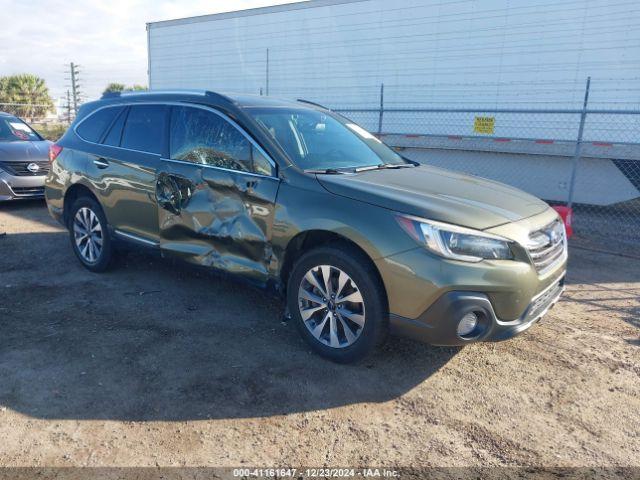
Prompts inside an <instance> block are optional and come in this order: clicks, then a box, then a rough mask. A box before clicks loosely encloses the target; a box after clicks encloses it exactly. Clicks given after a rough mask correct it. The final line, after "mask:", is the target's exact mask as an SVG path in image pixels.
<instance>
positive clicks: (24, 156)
mask: <svg viewBox="0 0 640 480" xmlns="http://www.w3.org/2000/svg"><path fill="white" fill-rule="evenodd" d="M49 145H51V142H50V141H48V140H42V141H37V142H22V141H20V142H0V162H19V161H25V162H33V161H41V160H47V159H48V158H49Z"/></svg>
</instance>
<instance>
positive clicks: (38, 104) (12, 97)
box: [0, 73, 54, 121]
mask: <svg viewBox="0 0 640 480" xmlns="http://www.w3.org/2000/svg"><path fill="white" fill-rule="evenodd" d="M2 104H5V105H2ZM6 104H9V105H6ZM0 110H3V111H6V112H8V113H12V114H14V115H18V116H20V117H24V118H27V119H29V121H33V120H34V119H36V118H41V117H44V116H45V115H46V114H47V112H50V111H54V105H53V100H52V99H51V95H49V89H48V88H47V84H46V82H45V81H44V80H43V79H42V78H40V77H38V76H36V75H32V74H30V73H22V74H19V75H11V76H7V77H0Z"/></svg>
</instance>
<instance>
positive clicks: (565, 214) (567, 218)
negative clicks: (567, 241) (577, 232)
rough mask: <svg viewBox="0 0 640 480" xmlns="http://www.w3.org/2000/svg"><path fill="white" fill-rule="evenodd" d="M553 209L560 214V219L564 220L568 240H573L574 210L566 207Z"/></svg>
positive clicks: (561, 206)
mask: <svg viewBox="0 0 640 480" xmlns="http://www.w3.org/2000/svg"><path fill="white" fill-rule="evenodd" d="M553 208H554V210H555V211H556V212H558V214H560V218H562V221H563V222H564V228H565V229H566V230H567V238H571V237H572V236H573V228H572V227H571V222H573V209H572V208H570V207H566V206H564V205H559V206H556V207H553Z"/></svg>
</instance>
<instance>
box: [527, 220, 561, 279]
mask: <svg viewBox="0 0 640 480" xmlns="http://www.w3.org/2000/svg"><path fill="white" fill-rule="evenodd" d="M527 250H528V251H529V256H530V257H531V260H532V261H533V264H534V265H535V267H536V270H537V271H538V273H539V274H543V273H545V272H548V271H549V270H551V269H552V268H553V267H555V266H556V265H557V264H558V263H560V262H561V261H563V260H564V259H565V257H566V234H565V229H564V224H563V223H562V220H556V221H554V222H552V223H550V224H549V225H547V226H546V227H544V228H541V229H540V230H536V231H534V232H532V233H531V234H530V235H529V244H528V245H527Z"/></svg>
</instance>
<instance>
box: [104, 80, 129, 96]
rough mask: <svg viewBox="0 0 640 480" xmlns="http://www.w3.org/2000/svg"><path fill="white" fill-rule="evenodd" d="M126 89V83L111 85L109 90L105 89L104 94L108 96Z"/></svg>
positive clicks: (108, 87)
mask: <svg viewBox="0 0 640 480" xmlns="http://www.w3.org/2000/svg"><path fill="white" fill-rule="evenodd" d="M125 88H126V87H125V85H124V83H110V84H109V85H107V88H105V89H104V91H103V92H102V94H103V95H106V94H107V93H115V92H122V91H124V89H125Z"/></svg>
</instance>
